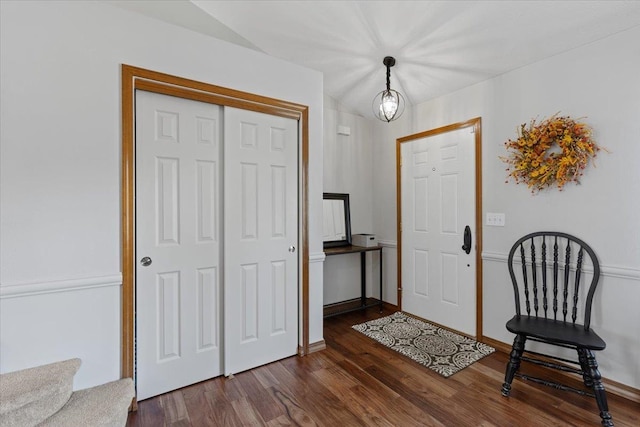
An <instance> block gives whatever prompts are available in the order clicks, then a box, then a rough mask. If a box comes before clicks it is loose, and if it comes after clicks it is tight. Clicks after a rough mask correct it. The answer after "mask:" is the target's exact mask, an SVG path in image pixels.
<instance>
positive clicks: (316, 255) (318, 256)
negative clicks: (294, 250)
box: [309, 252, 327, 263]
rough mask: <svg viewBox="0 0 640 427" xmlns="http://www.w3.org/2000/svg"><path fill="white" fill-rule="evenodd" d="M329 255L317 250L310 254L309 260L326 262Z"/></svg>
mask: <svg viewBox="0 0 640 427" xmlns="http://www.w3.org/2000/svg"><path fill="white" fill-rule="evenodd" d="M326 257H327V256H326V255H325V254H324V252H316V253H314V254H309V262H310V263H311V262H324V259H325V258H326Z"/></svg>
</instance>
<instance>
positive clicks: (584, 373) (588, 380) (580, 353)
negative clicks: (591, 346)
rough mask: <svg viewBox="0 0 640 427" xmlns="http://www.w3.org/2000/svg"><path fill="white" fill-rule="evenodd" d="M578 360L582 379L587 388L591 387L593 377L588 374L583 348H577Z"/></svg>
mask: <svg viewBox="0 0 640 427" xmlns="http://www.w3.org/2000/svg"><path fill="white" fill-rule="evenodd" d="M577 350H578V361H579V362H580V368H581V369H582V381H583V382H584V385H585V386H586V387H588V388H593V379H592V378H591V376H589V364H588V363H587V354H586V352H585V349H584V348H578V349H577Z"/></svg>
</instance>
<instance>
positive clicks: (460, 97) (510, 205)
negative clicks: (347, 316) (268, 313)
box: [374, 27, 640, 388]
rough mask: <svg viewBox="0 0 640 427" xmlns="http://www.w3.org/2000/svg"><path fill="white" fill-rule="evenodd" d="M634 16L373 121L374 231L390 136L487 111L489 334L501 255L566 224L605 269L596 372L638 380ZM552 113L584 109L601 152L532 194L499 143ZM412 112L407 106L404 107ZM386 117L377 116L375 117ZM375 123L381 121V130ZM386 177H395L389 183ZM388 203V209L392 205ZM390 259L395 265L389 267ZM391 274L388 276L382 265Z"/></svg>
mask: <svg viewBox="0 0 640 427" xmlns="http://www.w3.org/2000/svg"><path fill="white" fill-rule="evenodd" d="M638 40H640V27H636V28H634V29H631V30H628V31H625V32H621V33H618V34H616V35H613V36H611V37H608V38H606V39H604V40H601V41H599V42H596V43H593V44H590V45H586V46H583V47H580V48H578V49H574V50H571V51H569V52H566V53H563V54H561V55H557V56H555V57H552V58H548V59H546V60H544V61H540V62H538V63H535V64H532V65H529V66H526V67H523V68H521V69H518V70H515V71H513V72H510V73H507V74H504V75H502V76H499V77H497V78H494V79H491V80H488V81H486V82H483V83H480V84H477V85H474V86H471V87H468V88H466V89H463V90H461V91H458V92H456V93H452V94H450V95H447V96H443V97H441V98H438V99H435V100H433V101H430V102H426V103H423V104H420V105H417V106H415V107H414V109H413V111H411V112H409V115H408V118H407V119H405V117H403V118H401V120H403V119H404V121H402V122H399V123H397V124H396V125H395V127H387V128H385V129H382V128H380V126H381V125H376V127H377V128H376V131H375V132H374V135H375V136H376V140H375V144H376V151H375V154H374V165H375V170H376V173H375V174H374V183H375V185H376V188H377V190H376V192H375V193H374V207H375V212H376V216H375V219H374V222H375V228H376V233H377V234H378V235H379V236H381V237H382V238H386V239H395V237H394V236H395V227H396V218H395V197H396V194H395V155H394V156H392V155H391V153H392V151H391V150H392V148H391V147H392V146H393V147H395V139H396V138H398V137H401V136H406V135H409V134H412V133H416V132H419V131H424V130H428V129H433V128H436V127H439V126H443V125H447V124H451V123H455V122H459V121H464V120H468V119H471V118H473V117H478V116H480V117H482V139H483V141H482V143H483V151H482V169H483V189H482V193H483V210H484V212H483V218H484V214H485V213H486V212H504V213H505V214H506V226H505V227H502V228H498V227H487V226H484V228H483V234H484V248H483V258H484V261H483V265H484V277H483V281H484V295H483V298H484V319H483V323H484V334H485V335H486V336H488V337H490V338H494V339H497V340H500V341H503V342H506V343H509V344H510V343H511V341H512V339H513V336H512V335H511V334H509V333H508V332H507V331H506V329H505V328H504V324H505V322H506V321H507V320H508V319H509V318H510V317H511V316H512V315H513V308H512V307H513V294H512V291H511V288H510V286H511V285H510V283H509V278H508V274H507V265H506V262H505V258H506V254H507V253H508V251H509V249H510V247H511V244H512V243H513V241H515V240H516V239H517V238H518V237H520V236H521V235H524V234H526V233H527V232H530V231H535V230H540V229H550V230H561V231H565V232H568V233H571V234H574V235H576V236H577V237H580V238H581V239H583V240H585V241H586V242H587V243H589V244H590V245H591V246H592V247H593V248H594V250H595V251H596V253H597V254H598V257H599V259H600V263H601V266H602V269H603V276H602V280H601V282H600V285H599V290H598V293H597V295H596V299H597V301H596V302H595V303H594V308H593V310H594V312H593V317H592V326H593V327H594V329H595V330H596V331H597V332H598V333H599V334H600V335H601V336H602V337H603V338H604V339H605V341H606V342H607V349H606V350H605V351H603V352H601V353H600V354H599V355H598V361H599V362H600V367H601V371H602V373H603V375H604V376H605V377H607V378H609V379H612V380H615V381H618V382H621V383H623V384H627V385H629V386H632V387H635V388H639V387H640V359H639V358H638V357H637V355H638V354H639V353H640V336H639V335H638V330H639V328H640V310H638V305H639V303H640V215H638V212H640V197H639V196H640V194H639V193H638V189H639V188H640V167H639V163H638V159H639V158H640V144H638V138H639V135H640V120H639V118H640V73H639V72H638V70H640V44H638ZM556 112H561V113H562V114H563V115H570V116H572V117H575V118H579V117H584V118H585V119H584V120H585V121H586V122H588V123H589V124H590V125H591V126H592V127H593V129H594V131H595V133H594V137H595V138H596V140H597V141H598V142H599V144H600V145H601V146H603V147H606V148H607V149H608V150H609V152H610V153H608V154H607V153H606V152H600V153H599V154H598V157H597V159H596V164H597V167H595V168H590V169H588V170H587V172H586V173H585V175H584V177H583V178H582V180H581V181H582V185H567V186H566V187H565V189H564V190H563V191H562V192H558V191H556V190H551V191H546V192H543V193H541V194H539V195H532V194H531V193H530V192H529V191H528V190H527V189H526V187H523V185H522V184H521V185H515V184H513V183H510V184H505V178H506V172H505V165H504V164H503V163H502V162H501V161H500V160H499V159H498V156H500V155H504V154H505V150H504V146H503V143H504V141H506V140H507V139H509V138H514V137H515V136H516V127H517V126H518V125H520V124H521V123H525V122H529V121H530V120H531V119H532V118H535V117H538V118H540V119H542V118H544V117H548V116H551V115H553V114H555V113H556ZM405 115H407V113H405ZM382 126H384V125H382ZM379 129H380V130H379ZM392 182H393V185H391V183H392ZM391 205H393V209H391V207H390V206H391ZM391 267H392V268H394V269H395V266H391ZM387 277H389V276H387Z"/></svg>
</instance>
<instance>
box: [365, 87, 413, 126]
mask: <svg viewBox="0 0 640 427" xmlns="http://www.w3.org/2000/svg"><path fill="white" fill-rule="evenodd" d="M404 104H405V103H404V97H403V96H402V94H401V93H400V92H398V91H396V90H393V89H390V90H383V91H382V92H380V93H378V94H377V95H376V96H375V98H373V103H372V105H371V108H372V110H373V114H374V115H375V116H376V117H377V118H378V119H380V120H382V121H385V122H390V121H392V120H396V119H397V118H398V117H400V116H401V115H402V113H403V112H404V106H405V105H404Z"/></svg>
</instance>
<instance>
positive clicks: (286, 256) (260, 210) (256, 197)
mask: <svg viewBox="0 0 640 427" xmlns="http://www.w3.org/2000/svg"><path fill="white" fill-rule="evenodd" d="M224 116H225V119H224V122H225V126H224V141H225V150H224V153H225V154H224V171H225V172H224V182H225V198H224V215H225V227H224V230H225V239H224V242H225V244H224V253H225V263H224V277H225V280H224V281H225V344H224V354H225V358H224V359H225V363H224V371H225V375H229V374H233V373H238V372H241V371H245V370H247V369H250V368H253V367H256V366H260V365H263V364H265V363H269V362H273V361H275V360H279V359H282V358H285V357H288V356H291V355H294V354H296V352H297V344H298V246H299V242H298V178H297V176H298V169H297V164H298V121H297V120H293V119H289V118H283V117H277V116H272V115H268V114H263V113H257V112H252V111H247V110H240V109H236V108H225V109H224Z"/></svg>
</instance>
